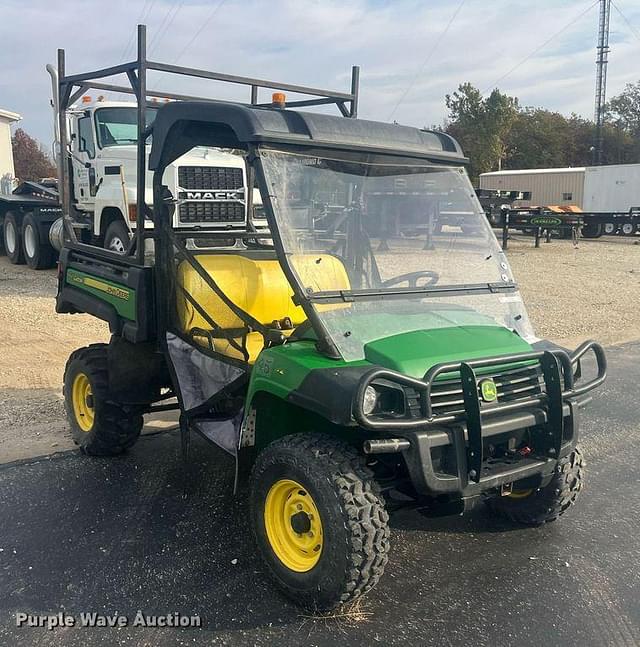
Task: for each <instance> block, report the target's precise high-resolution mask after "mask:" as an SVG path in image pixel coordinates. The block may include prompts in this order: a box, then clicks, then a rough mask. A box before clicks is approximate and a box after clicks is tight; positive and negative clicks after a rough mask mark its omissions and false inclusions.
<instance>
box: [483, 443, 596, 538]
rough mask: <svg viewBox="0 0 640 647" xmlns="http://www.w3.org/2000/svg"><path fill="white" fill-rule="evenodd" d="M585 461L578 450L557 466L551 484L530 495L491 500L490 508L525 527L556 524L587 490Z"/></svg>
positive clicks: (515, 492)
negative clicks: (581, 493) (579, 495)
mask: <svg viewBox="0 0 640 647" xmlns="http://www.w3.org/2000/svg"><path fill="white" fill-rule="evenodd" d="M584 475H585V461H584V458H583V456H582V453H581V452H580V450H579V449H578V448H577V447H576V448H575V449H574V450H573V451H572V452H571V453H570V454H569V455H568V456H566V457H565V458H562V459H561V460H560V462H559V463H558V465H557V467H556V469H555V472H554V474H553V477H552V479H551V481H550V482H549V484H548V485H546V486H545V487H543V488H540V489H539V490H533V491H531V493H529V494H528V495H527V494H525V495H523V494H524V493H520V494H519V493H518V491H517V490H515V486H517V483H515V484H514V496H504V497H497V498H494V499H490V500H489V501H488V504H489V507H490V508H491V509H493V510H495V511H496V512H498V513H500V514H502V515H505V516H506V517H508V518H509V519H511V521H514V522H515V523H519V524H522V525H526V526H540V525H542V524H543V523H548V522H550V521H555V520H556V519H557V518H558V517H560V516H561V515H563V514H564V513H565V512H566V511H567V510H568V509H569V508H570V507H571V506H572V505H573V504H574V503H575V502H576V499H577V498H578V494H579V493H580V491H581V490H582V488H583V487H584Z"/></svg>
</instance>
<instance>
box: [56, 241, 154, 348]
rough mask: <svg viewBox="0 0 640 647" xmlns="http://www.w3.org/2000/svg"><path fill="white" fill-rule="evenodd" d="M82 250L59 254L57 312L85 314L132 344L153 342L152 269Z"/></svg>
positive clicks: (101, 252)
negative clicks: (104, 322)
mask: <svg viewBox="0 0 640 647" xmlns="http://www.w3.org/2000/svg"><path fill="white" fill-rule="evenodd" d="M83 247H84V249H83V250H82V251H80V250H77V249H70V248H66V247H65V248H64V249H63V250H62V252H61V253H60V265H59V274H58V296H57V297H56V311H57V312H60V313H77V312H86V313H87V314H90V315H93V316H94V317H97V318H98V319H102V320H103V321H106V322H107V323H108V324H109V329H110V331H111V333H112V334H115V335H120V336H122V337H124V338H125V339H126V340H127V341H130V342H132V343H138V342H144V341H150V340H152V339H154V338H155V335H156V330H155V319H154V314H153V313H154V312H155V307H154V294H153V268H152V267H144V266H141V265H137V264H135V263H132V262H131V258H127V257H122V258H121V259H120V258H117V257H115V256H114V255H113V254H111V253H109V252H106V251H104V250H101V249H99V248H95V251H94V250H89V249H86V246H83Z"/></svg>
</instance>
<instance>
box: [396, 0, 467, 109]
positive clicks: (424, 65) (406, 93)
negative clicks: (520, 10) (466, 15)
mask: <svg viewBox="0 0 640 647" xmlns="http://www.w3.org/2000/svg"><path fill="white" fill-rule="evenodd" d="M465 1H466V0H462V2H460V4H459V5H458V7H457V8H456V10H455V11H454V12H453V15H452V16H451V18H450V19H449V22H448V23H447V25H446V27H445V28H444V29H443V30H442V33H441V34H440V36H438V40H436V42H435V43H434V45H433V47H432V48H431V50H430V51H429V53H428V54H427V56H426V58H425V59H424V61H422V64H421V65H420V67H419V68H418V71H417V72H416V73H415V75H414V77H413V78H412V79H411V82H410V83H409V85H408V86H407V89H406V90H405V91H404V92H403V93H402V95H401V96H400V98H399V99H398V101H397V102H396V105H395V106H394V108H393V110H392V111H391V114H390V115H389V116H388V117H387V121H391V119H393V116H394V115H395V114H396V111H397V110H398V108H399V107H400V104H401V103H402V102H403V101H404V100H405V99H406V97H407V95H408V94H409V92H411V90H412V88H413V86H414V85H415V83H416V81H417V80H418V78H419V77H420V76H421V75H422V73H423V71H424V69H425V68H426V67H427V64H428V63H429V61H430V60H431V57H432V56H433V55H434V54H435V52H436V50H437V49H438V47H439V46H440V43H441V42H442V39H443V38H444V37H445V36H446V35H447V32H448V31H449V29H450V28H451V25H453V22H454V20H455V19H456V18H457V16H458V14H459V13H460V10H461V9H462V6H463V5H464V3H465Z"/></svg>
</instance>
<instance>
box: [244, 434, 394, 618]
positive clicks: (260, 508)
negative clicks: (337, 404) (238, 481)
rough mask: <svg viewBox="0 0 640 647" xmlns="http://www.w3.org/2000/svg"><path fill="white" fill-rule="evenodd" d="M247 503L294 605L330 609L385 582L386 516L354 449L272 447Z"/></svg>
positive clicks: (266, 555) (319, 439) (281, 443)
mask: <svg viewBox="0 0 640 647" xmlns="http://www.w3.org/2000/svg"><path fill="white" fill-rule="evenodd" d="M250 502H251V518H252V525H253V529H254V533H255V537H256V543H257V545H258V549H259V552H260V553H261V555H262V557H263V559H264V561H265V562H266V564H267V567H268V568H269V571H270V572H271V574H272V576H273V577H274V579H275V581H276V583H277V584H278V585H279V586H280V588H281V589H282V590H283V591H284V593H285V594H287V595H288V596H289V597H291V598H292V599H293V600H294V601H295V602H296V603H298V604H300V605H302V606H305V607H307V608H311V609H317V610H327V609H331V608H334V607H336V606H338V605H340V604H344V603H348V602H351V601H353V600H355V599H356V598H358V597H359V596H361V595H362V594H364V593H366V592H367V591H369V590H370V589H371V588H373V586H375V584H376V583H377V582H378V580H379V579H380V577H381V575H382V573H383V571H384V567H385V564H386V562H387V557H388V551H389V528H388V525H387V524H388V519H389V517H388V514H387V512H386V511H385V508H384V502H383V500H382V497H381V495H380V494H379V491H378V488H377V485H376V483H375V481H374V479H373V474H372V472H371V471H370V470H369V469H368V468H367V466H366V464H365V462H364V459H363V458H362V457H361V456H359V455H358V454H357V452H356V451H355V450H354V449H353V448H351V447H350V446H348V445H346V444H344V443H342V442H339V441H337V440H335V439H333V438H330V437H328V436H324V435H321V434H312V433H308V434H297V435H295V436H288V437H285V438H282V439H280V440H278V441H276V442H274V443H272V444H271V445H269V446H268V447H267V448H266V449H265V450H264V451H263V452H262V453H261V454H260V455H259V456H258V459H257V460H256V464H255V466H254V468H253V472H252V475H251V494H250Z"/></svg>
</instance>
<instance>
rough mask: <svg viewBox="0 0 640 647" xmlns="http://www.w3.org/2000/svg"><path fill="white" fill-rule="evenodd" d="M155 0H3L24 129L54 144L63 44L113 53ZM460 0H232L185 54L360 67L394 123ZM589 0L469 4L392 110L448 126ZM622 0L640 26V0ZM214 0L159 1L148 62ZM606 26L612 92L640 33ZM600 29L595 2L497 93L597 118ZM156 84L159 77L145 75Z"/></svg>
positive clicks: (616, 23)
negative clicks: (456, 99) (464, 102)
mask: <svg viewBox="0 0 640 647" xmlns="http://www.w3.org/2000/svg"><path fill="white" fill-rule="evenodd" d="M151 2H152V0H112V1H111V2H109V3H108V4H107V3H104V2H102V1H100V2H99V1H97V0H65V1H64V2H61V1H58V2H51V1H49V2H46V1H44V0H32V1H30V2H28V3H25V2H18V1H17V0H8V1H7V0H5V2H4V3H3V15H2V22H1V23H0V42H2V43H3V47H2V48H1V49H0V70H2V72H1V73H0V106H2V107H4V108H7V109H10V110H16V111H18V112H20V113H21V114H22V115H23V116H24V122H23V126H24V127H25V128H26V129H27V130H28V131H30V132H32V133H33V134H34V135H36V136H37V137H38V138H39V139H41V140H43V141H45V142H47V141H49V139H50V125H49V124H50V121H51V117H50V112H49V105H48V101H49V96H50V90H49V80H48V76H47V75H46V73H45V71H44V65H45V63H47V62H54V61H55V57H56V48H57V47H65V48H66V50H67V62H68V71H69V72H71V73H73V72H78V71H86V70H89V69H95V68H99V67H104V66H107V65H111V64H113V63H115V62H119V61H120V57H121V55H122V53H123V50H124V49H125V45H126V44H127V43H128V42H129V41H130V37H131V34H132V32H133V30H134V29H135V24H136V22H137V20H138V19H139V17H140V16H141V15H142V12H143V9H145V8H147V9H148V8H149V6H150V3H151ZM176 3H178V5H177V6H178V7H179V8H178V10H177V11H176ZM458 4H459V2H458V1H457V0H456V1H455V2H452V1H449V2H445V1H444V0H434V1H430V2H427V1H421V0H387V1H383V0H369V1H368V2H367V1H366V0H353V1H347V0H344V1H342V2H340V1H338V0H226V1H225V2H224V3H223V4H222V5H221V7H220V9H219V10H218V11H217V13H216V14H215V17H214V18H213V19H212V20H211V23H210V24H209V25H208V27H207V28H206V29H205V30H204V31H203V32H202V33H201V35H200V36H199V37H198V39H197V40H196V41H195V42H194V43H193V45H192V47H190V48H189V50H188V51H187V52H186V53H185V54H184V56H183V57H182V58H181V59H180V61H179V63H180V64H183V65H192V66H195V67H204V68H208V69H214V70H217V71H222V72H230V73H235V74H242V75H249V76H256V77H263V78H275V79H278V80H283V81H289V82H293V83H301V84H307V85H314V86H321V87H325V86H326V87H330V88H333V89H346V88H347V87H348V84H349V73H350V67H351V65H352V64H359V65H361V66H362V77H361V87H362V95H361V103H360V115H361V116H362V117H366V118H373V119H387V118H388V116H389V114H390V112H391V110H392V108H393V106H394V105H395V103H396V101H397V99H398V97H399V96H401V94H402V93H403V92H404V90H405V89H406V88H407V86H408V85H409V83H411V81H412V80H413V79H414V77H415V75H416V72H417V71H418V70H419V69H420V66H421V64H422V62H423V61H424V59H425V57H426V56H427V54H428V52H429V51H430V50H431V49H432V47H433V43H434V42H435V41H436V39H437V38H438V37H439V35H440V34H441V33H442V30H443V29H444V28H445V26H446V24H447V22H448V21H449V19H450V18H451V16H452V14H453V13H454V11H455V9H456V7H457V6H458ZM589 4H590V2H589V0H539V1H538V2H535V3H531V2H529V1H525V0H515V1H514V0H493V1H492V2H490V3H489V2H486V0H467V2H466V3H465V5H464V6H463V8H462V10H461V11H460V13H459V15H458V17H457V19H456V20H455V22H454V23H453V24H452V25H451V28H450V30H449V32H448V34H447V36H446V37H445V38H444V40H443V41H442V43H441V45H440V47H439V48H438V50H437V51H436V52H435V53H434V55H433V57H432V58H431V60H430V61H429V63H428V65H427V66H426V67H425V69H424V71H423V73H422V74H421V75H420V76H419V77H418V78H417V79H416V80H415V84H414V85H413V88H412V90H411V92H409V94H408V95H407V97H406V98H405V100H404V101H403V103H402V105H401V106H400V107H399V109H398V110H397V113H396V119H398V120H399V121H401V122H403V123H409V124H414V125H418V126H422V125H425V124H426V125H430V124H434V123H440V122H442V120H443V119H444V117H445V115H446V109H445V107H444V95H445V94H446V93H447V92H451V91H453V90H455V88H456V87H457V85H458V84H459V83H461V82H464V81H470V82H472V83H473V84H475V85H477V86H478V87H480V88H481V89H485V88H487V87H491V84H492V83H494V82H495V81H496V80H497V79H499V78H500V77H501V76H502V75H504V74H505V72H507V71H508V70H509V69H511V68H512V67H513V66H515V65H516V64H517V63H519V62H520V61H522V60H523V59H524V58H525V57H526V56H527V55H528V54H530V53H531V52H532V51H533V50H535V49H536V48H537V47H538V46H540V45H541V44H542V43H543V42H544V41H545V40H547V39H548V38H549V37H550V36H551V35H552V34H553V33H554V32H556V31H558V30H559V29H560V28H561V27H563V26H564V25H566V24H567V23H569V22H570V21H571V20H572V19H573V17H575V16H576V15H578V14H579V13H580V12H581V11H583V10H584V9H585V8H586V7H588V6H589ZM616 4H617V5H618V6H619V7H620V8H621V9H622V11H623V12H624V13H625V15H626V16H627V17H628V18H629V20H630V21H631V22H632V23H633V24H634V25H636V29H637V30H638V31H639V32H640V9H637V8H636V7H635V1H634V0H617V3H616ZM215 6H216V5H215V4H214V1H213V0H207V1H206V2H205V0H187V1H184V2H181V1H180V0H172V1H171V2H170V1H169V0H156V1H155V2H154V3H153V11H152V12H151V15H150V16H149V18H148V19H147V21H146V22H147V23H148V25H149V40H150V47H149V49H150V52H151V58H154V59H157V60H161V61H168V62H174V61H175V58H176V56H177V55H178V54H179V53H180V52H181V51H182V50H183V48H184V47H185V45H186V44H187V43H188V42H189V41H190V40H191V38H192V37H193V35H194V34H195V33H196V32H197V31H198V29H199V28H200V26H201V25H202V23H203V21H204V20H205V19H206V17H207V16H209V15H210V14H211V11H212V10H213V8H214V7H215ZM172 7H173V9H172ZM170 9H171V10H172V13H171V14H170V15H174V19H173V22H172V23H171V26H170V28H169V29H168V30H167V31H166V32H165V33H164V35H163V37H162V38H161V39H157V38H156V39H155V40H154V37H155V36H157V34H158V33H159V28H160V27H161V25H162V23H163V20H165V16H167V12H168V11H169V10H170ZM165 25H166V21H165ZM611 25H612V32H614V36H615V38H612V41H613V42H614V45H613V46H612V52H611V55H610V65H609V92H608V94H609V96H612V95H613V94H615V93H617V92H619V91H620V90H621V89H622V88H623V87H624V85H625V83H629V82H632V81H636V80H637V79H638V76H639V74H638V70H637V64H636V61H637V60H638V58H639V56H640V41H639V40H638V39H637V38H636V37H635V36H634V35H633V34H632V33H631V32H630V30H629V29H628V27H627V25H626V24H625V23H624V22H623V21H622V19H621V18H620V17H619V16H618V14H617V13H616V12H615V11H614V12H613V13H612V18H611ZM596 29H597V10H596V8H593V9H592V10H591V11H589V13H588V14H586V15H585V16H583V17H582V18H581V19H580V20H578V21H577V22H576V23H575V24H574V25H572V26H571V27H570V28H568V29H567V30H566V31H565V32H564V33H563V34H562V35H561V36H560V37H558V38H557V39H555V40H554V41H553V42H552V43H550V44H549V46H547V47H546V48H544V49H543V50H542V51H540V52H539V53H538V54H536V55H535V56H533V57H532V58H530V60H528V61H527V62H526V63H524V64H523V65H521V66H520V67H519V68H518V69H517V70H515V71H514V72H513V73H512V74H510V75H509V76H508V77H507V78H505V79H504V80H502V81H501V82H500V84H499V87H500V89H501V90H503V91H505V92H508V93H510V94H515V95H517V96H518V97H519V98H520V102H521V104H523V105H539V106H544V107H547V108H550V109H554V110H559V111H561V112H565V113H568V112H572V111H575V112H578V113H581V114H583V115H584V116H587V117H590V116H591V114H592V110H593V108H592V105H593V86H594V80H595V66H594V60H595V38H596ZM130 51H131V50H130ZM157 83H158V81H157V79H155V77H154V78H152V80H151V83H150V85H156V84H157ZM159 87H160V88H164V89H167V90H168V89H170V88H171V89H174V88H175V89H176V91H185V92H190V93H196V94H207V95H209V96H214V95H218V96H221V97H222V98H236V99H244V98H246V97H247V94H248V93H247V91H245V90H243V89H239V88H223V87H221V86H216V85H215V84H210V83H207V82H192V81H186V80H184V79H176V80H168V78H167V77H165V80H164V81H163V82H162V83H161V84H160V85H159Z"/></svg>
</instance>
